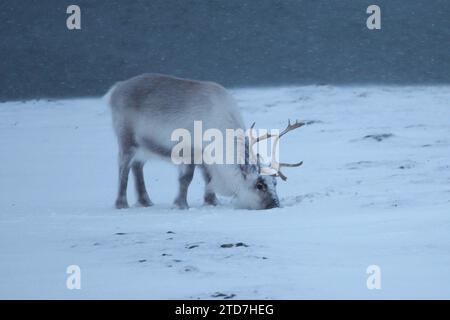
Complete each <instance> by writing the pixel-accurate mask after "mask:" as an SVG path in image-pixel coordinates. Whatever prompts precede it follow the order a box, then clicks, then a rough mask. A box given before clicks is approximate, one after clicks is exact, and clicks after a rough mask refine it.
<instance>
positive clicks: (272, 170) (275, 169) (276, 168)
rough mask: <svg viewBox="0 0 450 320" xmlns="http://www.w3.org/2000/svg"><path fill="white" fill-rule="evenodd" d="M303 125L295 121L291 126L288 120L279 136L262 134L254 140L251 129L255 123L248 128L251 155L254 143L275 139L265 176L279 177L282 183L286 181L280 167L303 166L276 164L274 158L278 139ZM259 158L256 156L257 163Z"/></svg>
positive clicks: (298, 164)
mask: <svg viewBox="0 0 450 320" xmlns="http://www.w3.org/2000/svg"><path fill="white" fill-rule="evenodd" d="M304 125H305V123H304V122H299V121H297V120H296V121H295V123H294V124H291V121H290V120H288V125H287V127H286V129H284V130H283V131H282V132H281V133H280V134H278V135H273V134H271V133H266V134H264V135H262V136H260V137H257V138H255V137H253V128H254V126H255V122H253V124H252V126H251V127H250V143H249V148H250V152H251V153H252V154H253V145H254V144H256V143H258V142H260V141H262V140H266V139H269V138H272V137H275V141H274V142H273V147H272V159H271V162H270V167H269V168H265V169H266V170H264V171H266V172H265V174H268V175H275V176H278V177H280V178H281V179H282V180H283V181H286V180H287V177H286V176H285V175H284V174H283V173H282V172H281V171H280V168H281V167H299V166H301V165H302V164H303V161H300V162H298V163H284V162H277V161H276V160H275V158H276V157H275V155H276V151H277V149H276V148H277V144H278V141H279V140H280V138H281V137H282V136H284V135H285V134H286V133H288V132H289V131H292V130H295V129H297V128H300V127H302V126H304ZM260 157H261V156H260V155H259V154H257V159H258V161H259V158H260Z"/></svg>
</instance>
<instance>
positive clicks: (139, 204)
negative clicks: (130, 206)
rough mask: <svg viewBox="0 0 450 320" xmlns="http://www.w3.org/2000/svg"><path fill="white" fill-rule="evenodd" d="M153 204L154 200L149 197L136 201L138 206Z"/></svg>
mask: <svg viewBox="0 0 450 320" xmlns="http://www.w3.org/2000/svg"><path fill="white" fill-rule="evenodd" d="M152 205H153V202H152V201H151V200H150V199H149V198H146V199H139V200H138V201H137V203H136V207H145V208H146V207H151V206H152Z"/></svg>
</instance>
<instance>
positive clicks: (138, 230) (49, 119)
mask: <svg viewBox="0 0 450 320" xmlns="http://www.w3.org/2000/svg"><path fill="white" fill-rule="evenodd" d="M232 93H233V94H234V95H235V97H236V98H237V100H238V102H239V105H240V108H241V110H242V112H243V116H244V119H245V121H246V123H247V124H248V125H250V124H251V123H252V122H253V121H256V124H257V127H258V128H267V129H270V128H283V127H284V126H285V125H286V121H287V119H288V118H290V119H296V118H297V119H300V120H305V121H309V125H307V126H305V127H302V128H301V129H298V130H296V131H295V132H293V133H290V134H289V135H288V136H287V137H286V138H283V139H284V140H285V141H283V142H282V145H281V150H280V157H281V160H282V161H285V162H288V161H290V162H294V161H298V160H303V161H304V165H303V166H302V167H300V168H291V169H290V168H288V169H285V170H284V171H285V172H284V173H285V174H286V175H287V176H288V181H287V182H282V181H280V182H279V183H278V194H279V196H280V199H281V202H282V205H283V207H282V208H279V209H273V210H263V211H250V210H237V209H234V208H233V206H232V205H231V203H230V201H229V199H226V198H221V199H220V200H221V205H220V206H218V207H205V206H203V205H202V193H203V181H202V179H201V174H199V173H200V172H199V171H196V175H195V177H194V181H193V183H192V185H191V188H190V192H189V199H188V200H189V204H190V206H191V208H190V209H189V210H184V211H183V210H177V209H173V208H172V201H173V199H174V198H175V195H176V191H177V170H176V167H174V166H171V165H170V164H169V163H166V162H162V161H152V162H148V163H147V165H146V167H145V177H146V183H147V188H148V190H149V194H150V198H151V199H152V200H153V202H154V203H155V206H153V207H150V208H137V207H132V208H130V209H126V210H116V209H114V208H113V203H114V200H115V195H116V189H117V145H116V141H115V136H114V134H113V131H112V127H111V119H110V113H109V110H108V108H107V107H106V106H105V105H104V103H103V102H102V100H101V99H100V98H89V99H71V100H38V101H23V102H5V103H1V104H0V144H1V149H0V150H1V151H0V163H1V166H0V298H3V299H5V298H6V299H13V298H32V299H35V298H36V299H47V298H58V299H79V298H87V299H98V298H113V299H115V298H125V299H128V298H130V299H131V298H137V299H141V298H143V299H213V298H218V299H223V298H233V299H316V298H317V299H334V298H338V299H347V298H356V299H394V298H405V299H416V298H425V299H431V298H438V299H442V298H446V299H449V298H450V285H449V284H450V163H449V156H450V152H449V151H450V149H449V142H450V104H449V102H450V87H448V86H441V87H421V86H414V87H413V86H411V87H388V86H386V87H384V86H361V87H334V86H301V87H281V88H254V89H252V88H247V89H236V90H232ZM377 138H378V140H380V141H378V140H377ZM130 179H131V177H130ZM128 198H129V203H130V204H132V203H133V202H134V200H135V196H134V190H133V184H132V183H131V181H130V184H129V191H128ZM239 242H242V243H244V244H246V245H247V246H237V247H236V246H233V247H231V248H223V247H221V245H222V244H230V243H232V244H236V243H239ZM69 265H78V266H79V267H80V268H81V290H68V289H67V288H66V279H67V277H68V274H66V269H67V267H68V266H69ZM370 265H377V266H379V267H380V270H381V289H380V290H376V289H375V290H369V289H368V288H367V286H366V280H367V278H368V276H369V275H368V274H367V273H366V269H367V267H368V266H370ZM216 296H217V297H216Z"/></svg>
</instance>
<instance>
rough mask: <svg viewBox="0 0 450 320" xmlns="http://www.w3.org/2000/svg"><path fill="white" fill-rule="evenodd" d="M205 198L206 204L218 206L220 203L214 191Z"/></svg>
mask: <svg viewBox="0 0 450 320" xmlns="http://www.w3.org/2000/svg"><path fill="white" fill-rule="evenodd" d="M204 200H205V205H207V206H217V204H218V203H219V202H218V201H217V197H216V195H215V194H214V193H211V194H207V195H205V199H204Z"/></svg>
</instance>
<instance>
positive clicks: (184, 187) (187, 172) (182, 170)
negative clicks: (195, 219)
mask: <svg viewBox="0 0 450 320" xmlns="http://www.w3.org/2000/svg"><path fill="white" fill-rule="evenodd" d="M194 170H195V165H194V164H181V165H180V166H179V176H178V182H179V183H180V186H179V191H178V196H177V197H176V199H175V201H174V204H175V205H176V206H177V207H178V208H179V209H188V208H189V206H188V204H187V191H188V188H189V185H190V184H191V181H192V178H193V177H194Z"/></svg>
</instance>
